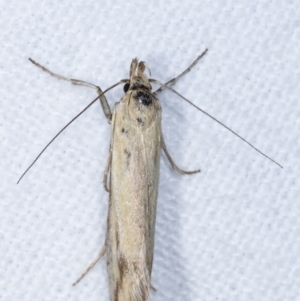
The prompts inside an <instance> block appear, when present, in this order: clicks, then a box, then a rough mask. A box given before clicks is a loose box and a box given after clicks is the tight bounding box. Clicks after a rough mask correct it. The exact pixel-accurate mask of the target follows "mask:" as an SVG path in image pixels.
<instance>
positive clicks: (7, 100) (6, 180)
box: [0, 0, 300, 301]
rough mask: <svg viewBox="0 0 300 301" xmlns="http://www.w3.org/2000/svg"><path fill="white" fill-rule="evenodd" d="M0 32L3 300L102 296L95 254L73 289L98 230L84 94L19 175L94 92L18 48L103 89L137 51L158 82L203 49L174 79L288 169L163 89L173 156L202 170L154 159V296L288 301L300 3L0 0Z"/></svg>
mask: <svg viewBox="0 0 300 301" xmlns="http://www.w3.org/2000/svg"><path fill="white" fill-rule="evenodd" d="M86 3H88V5H87V4H86ZM0 38H1V50H0V51H1V55H0V81H1V84H0V89H1V91H0V95H1V117H0V118H1V120H0V130H1V161H0V169H1V187H0V195H1V200H0V202H1V209H0V238H1V249H0V268H1V277H0V299H1V300H3V301H19V300H22V301H27V300H28V301H29V300H30V301H32V300H39V301H42V300H64V301H66V300H68V301H71V300H89V301H92V300H104V301H105V300H108V290H107V280H106V267H105V260H102V261H101V262H100V263H99V264H98V265H97V266H96V267H95V268H94V269H93V270H92V271H91V272H90V273H89V274H88V275H87V276H86V278H85V279H84V280H83V281H82V282H81V283H80V284H79V285H78V286H76V287H72V286H71V284H72V282H73V281H75V280H76V279H77V277H78V276H79V275H81V273H82V272H83V270H84V269H85V268H86V267H87V266H88V265H89V264H90V262H91V261H92V260H93V259H94V258H95V256H96V255H97V254H98V252H99V250H100V248H101V246H102V244H103V241H104V236H105V225H106V215H107V200H108V195H107V193H106V192H105V191H104V189H103V186H102V178H103V170H104V166H105V163H106V159H107V155H108V144H109V134H110V126H109V125H108V124H107V122H106V120H105V118H104V116H103V113H102V111H101V108H100V105H99V103H97V104H95V105H93V106H92V107H91V108H90V109H89V110H88V111H87V112H86V113H85V114H84V116H81V117H80V118H79V119H78V120H77V121H76V122H75V123H74V124H72V125H71V126H70V127H69V128H68V129H67V130H66V131H65V132H64V133H63V134H62V135H61V136H60V137H59V138H58V139H57V140H56V141H55V143H54V144H52V146H51V147H50V148H49V149H48V150H47V151H46V153H45V154H44V155H43V156H42V157H41V158H40V160H39V161H38V162H37V163H36V165H35V166H34V167H33V168H32V170H31V171H30V172H29V173H28V175H27V176H26V177H25V178H24V179H23V180H22V181H21V183H20V184H19V185H16V181H17V180H18V178H19V176H20V175H21V174H22V172H23V171H24V170H25V169H26V168H27V167H28V166H29V164H30V163H31V162H32V160H33V159H34V158H35V156H36V155H37V154H38V153H39V152H40V151H41V150H42V148H43V147H44V146H45V145H46V144H47V143H48V142H49V140H50V139H51V138H52V137H53V136H54V135H55V134H56V133H57V132H58V131H59V130H60V129H61V128H62V127H63V126H64V125H65V124H66V123H67V122H68V121H69V120H70V119H71V118H72V117H73V116H75V115H76V114H77V113H78V112H79V111H80V110H81V109H82V108H84V107H85V105H87V104H88V103H89V102H90V101H91V100H92V99H93V98H94V97H95V96H96V95H95V91H93V90H91V89H88V88H83V87H75V86H72V85H70V84H68V83H66V82H63V81H59V80H57V79H55V78H52V77H50V76H49V75H47V74H46V73H44V72H42V71H41V70H39V69H38V68H36V67H35V66H33V65H32V64H31V63H30V62H29V61H28V60H27V58H28V57H29V56H30V57H32V58H34V59H35V60H37V61H38V62H40V63H41V64H44V65H45V66H47V67H49V68H50V69H51V70H53V71H55V72H57V73H60V74H62V75H65V76H70V77H73V78H78V79H82V80H86V81H90V82H93V83H96V84H99V85H100V86H101V87H102V88H106V87H108V86H110V85H111V84H113V83H115V82H116V81H118V80H119V79H121V78H124V77H127V75H128V68H129V64H130V61H131V59H132V58H133V57H135V56H137V57H139V58H140V59H143V60H145V61H146V62H147V63H148V65H149V67H150V68H151V71H152V76H153V77H154V78H157V79H159V80H161V81H167V80H169V79H170V78H172V77H174V76H175V75H177V74H178V73H180V72H181V71H182V70H183V69H184V68H186V67H187V66H188V64H189V63H191V62H192V61H193V60H194V59H195V58H196V56H197V55H199V54H200V53H201V52H202V51H203V50H204V49H205V48H209V52H208V53H207V55H206V56H205V58H204V59H203V60H202V61H201V62H200V63H199V64H198V65H197V67H195V68H194V70H193V71H192V72H190V73H189V74H188V75H187V76H186V77H185V78H183V79H182V80H181V81H180V82H178V84H177V85H176V87H175V88H176V89H177V90H178V91H179V92H180V93H182V94H183V95H185V96H186V97H187V98H189V99H190V100H191V101H193V102H194V103H195V104H197V105H199V106H201V107H202V108H203V109H205V110H206V111H207V112H209V113H210V114H212V115H213V116H215V117H216V118H218V119H219V120H221V121H222V122H224V123H225V124H226V125H228V126H230V127H231V128H233V129H234V130H235V131H237V132H238V133H239V134H240V135H242V136H243V137H244V138H246V139H247V140H249V141H250V142H251V143H253V144H254V145H255V146H257V147H258V148H259V149H260V150H261V151H263V152H265V153H267V154H268V155H270V156H271V157H273V158H274V159H275V160H277V161H278V162H280V163H281V164H282V165H283V166H284V169H281V168H279V167H277V166H276V165H275V164H273V163H271V162H270V161H268V160H266V159H265V158H264V157H262V156H261V155H259V154H258V153H256V152H255V151H254V150H252V149H251V148H250V147H248V146H247V145H246V144H245V143H243V142H242V141H241V140H239V139H237V138H236V137H235V136H233V135H232V134H231V133H230V132H228V131H226V130H225V129H224V128H222V127H220V126H219V125H218V124H216V123H215V122H214V121H212V120H210V119H209V118H207V117H206V116H204V115H203V114H201V113H200V112H198V111H196V110H195V109H194V108H193V107H191V106H189V105H188V104H186V103H184V102H183V101H182V100H181V99H179V98H178V97H177V96H176V95H174V94H172V93H171V92H164V93H163V94H161V97H160V99H161V102H162V105H163V117H164V121H163V130H164V135H165V138H166V142H167V145H168V148H169V150H170V152H171V154H172V156H173V157H174V160H175V161H176V162H177V164H178V165H179V166H181V167H182V168H185V169H195V168H199V167H200V168H201V169H202V173H201V174H198V175H195V176H180V175H178V174H176V173H175V172H174V171H173V170H171V169H170V166H169V164H168V162H167V160H166V158H165V157H164V156H162V168H161V181H160V195H159V200H158V202H159V205H158V214H157V234H156V246H155V259H154V260H155V261H154V271H153V275H152V276H153V277H152V282H153V285H154V286H155V287H156V288H157V290H158V291H157V292H156V293H153V294H152V300H153V301H154V300H155V301H162V300H164V301H167V300H172V301H174V300H182V301H183V300H196V301H197V300H199V301H200V300H206V301H208V300H224V301H225V300H226V301H228V300H239V301H244V300H247V301H248V300H249V301H250V300H251V301H252V300H264V301H275V300H280V301H282V300H289V301H291V300H299V298H300V297H299V294H300V292H299V287H300V256H299V254H300V230H299V229H300V219H299V216H300V200H299V194H300V183H299V170H300V168H299V156H300V145H299V127H300V124H299V123H300V90H299V83H300V78H299V70H300V68H299V62H300V58H299V49H300V21H299V1H296V0H294V1H266V0H263V1H261V0H260V1H258V0H257V1H251V3H250V1H246V0H243V1H236V0H235V1H233V0H228V1H191V0H189V1H120V0H116V1H89V2H87V1H82V0H72V1H71V0H66V1H38V0H34V1H32V0H27V1H8V0H3V1H1V3H0ZM121 96H122V88H121V87H119V88H116V89H115V90H114V91H113V92H111V93H108V99H109V101H110V104H111V106H113V104H114V103H115V102H116V101H118V100H119V99H120V97H121Z"/></svg>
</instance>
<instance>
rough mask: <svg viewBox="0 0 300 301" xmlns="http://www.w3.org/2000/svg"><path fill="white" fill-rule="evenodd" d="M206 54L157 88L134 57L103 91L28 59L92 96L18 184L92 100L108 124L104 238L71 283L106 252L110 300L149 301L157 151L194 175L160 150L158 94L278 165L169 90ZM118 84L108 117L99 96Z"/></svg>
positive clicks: (156, 185) (107, 112) (173, 164)
mask: <svg viewBox="0 0 300 301" xmlns="http://www.w3.org/2000/svg"><path fill="white" fill-rule="evenodd" d="M206 52H207V49H206V50H205V51H204V52H203V53H202V54H201V55H200V56H198V57H197V59H196V60H195V61H194V62H193V63H192V64H191V65H190V66H189V67H188V68H187V69H186V70H185V71H184V72H182V73H181V74H180V75H178V76H177V77H175V78H174V79H172V80H170V81H168V82H167V83H166V84H161V83H160V82H159V81H157V80H155V79H149V78H148V77H147V76H146V74H145V70H146V64H145V63H144V62H143V61H140V62H139V61H138V60H137V59H133V60H132V62H131V65H130V72H129V79H124V80H121V81H119V82H118V83H116V84H114V85H113V86H111V87H110V88H108V89H106V90H105V91H103V92H102V90H101V88H100V87H99V86H96V85H93V84H90V83H87V82H84V81H81V80H76V79H69V78H66V77H63V76H61V75H58V74H55V73H53V72H51V71H49V70H48V69H46V68H45V67H43V66H42V65H40V64H38V63H37V62H35V61H34V60H32V59H29V60H30V61H31V62H32V63H33V64H35V65H36V66H38V67H40V68H41V69H42V70H44V71H45V72H47V73H49V74H50V75H52V76H54V77H56V78H58V79H63V80H66V81H69V82H71V83H72V84H74V85H81V86H87V87H90V88H94V89H96V91H97V93H98V97H97V98H96V99H94V100H93V101H92V102H91V103H90V104H89V105H88V106H87V107H86V108H85V109H84V110H83V111H82V112H80V113H79V114H78V115H77V116H75V117H74V118H73V119H72V120H71V121H70V122H69V123H68V124H67V125H66V126H65V127H64V128H63V129H62V130H61V131H60V132H59V133H58V134H57V135H56V136H55V137H54V138H53V139H52V140H51V141H50V142H49V143H48V144H47V145H46V147H45V148H44V149H43V150H42V152H41V153H40V154H39V155H38V157H37V158H36V159H35V160H34V162H33V163H32V164H31V165H30V166H29V167H28V169H27V170H26V171H25V172H24V173H23V175H22V176H21V178H20V179H19V181H20V180H21V179H22V177H23V176H24V175H25V174H26V173H27V171H28V170H29V169H30V168H31V166H32V165H33V164H34V163H35V162H36V160H37V159H38V158H39V157H40V156H41V154H42V153H43V152H44V151H45V150H46V148H47V147H48V146H49V145H50V144H51V143H52V141H53V140H54V139H55V138H56V137H57V136H58V135H59V134H60V133H61V132H62V131H63V130H64V129H65V128H66V127H67V126H68V125H69V124H70V123H72V122H73V121H74V120H75V119H76V118H77V117H78V116H79V115H81V114H82V113H83V112H84V111H85V110H87V109H88V108H89V107H90V106H91V105H92V104H93V103H94V102H96V101H97V99H100V103H101V105H102V108H103V111H104V114H105V116H106V118H107V121H108V122H109V123H111V126H112V128H111V139H110V148H109V156H108V161H107V164H106V168H105V172H104V188H105V189H106V190H107V191H108V192H109V209H108V219H107V232H106V239H105V243H104V246H103V248H102V250H101V252H100V254H99V255H98V257H97V258H96V259H95V260H94V262H93V263H92V264H91V265H90V266H89V268H88V269H87V270H86V272H85V273H84V274H83V275H82V276H81V277H80V278H79V279H78V280H77V281H76V282H75V283H74V285H75V284H76V283H78V282H79V281H80V280H81V279H82V278H83V277H84V276H85V275H86V274H87V272H88V271H89V270H90V269H91V268H92V267H93V266H94V265H95V264H96V263H97V261H98V260H99V259H100V258H101V257H102V256H103V255H104V254H106V258H107V271H108V277H109V291H110V300H111V301H148V300H150V288H151V271H152V263H153V250H154V233H155V218H156V204H157V196H158V181H159V166H160V151H161V149H163V150H164V152H165V154H166V156H167V158H168V160H169V162H170V164H171V166H172V167H173V168H174V169H175V170H177V171H178V172H180V173H181V174H194V173H197V172H199V171H200V170H195V171H184V170H182V169H180V168H179V167H178V166H177V165H176V164H175V163H174V161H173V160H172V158H171V156H170V154H169V152H168V150H167V148H166V144H165V142H164V139H163V134H162V129H161V106H160V102H159V100H158V98H157V94H158V93H159V92H161V91H162V90H164V89H170V90H172V91H173V92H175V93H176V94H177V95H179V96H180V97H182V98H183V99H185V100H186V101H187V102H189V103H190V104H192V105H193V106H194V107H196V108H197V109H198V110H200V111H201V112H203V113H205V114H206V115H208V116H209V117H211V118H212V119H214V120H215V121H217V122H218V123H220V124H221V125H222V126H224V127H226V128H227V129H228V130H230V131H231V132H232V133H233V134H235V135H236V136H238V137H239V138H240V139H242V140H243V141H245V142H246V143H248V144H249V145H250V146H251V147H252V148H254V149H255V150H257V151H258V152H259V153H261V154H262V155H264V156H265V157H267V158H268V159H270V160H271V161H273V162H274V163H276V164H277V165H279V164H278V163H277V162H275V161H274V160H273V159H271V158H269V157H268V156H266V155H265V154H263V153H262V152H260V151H259V150H258V149H256V148H255V147H254V146H253V145H251V144H250V143H249V142H247V141H246V140H245V139H244V138H242V137H240V136H239V135H238V134H236V133H235V132H234V131H232V130H231V129H230V128H228V127H227V126H225V125H224V124H222V123H221V122H219V121H218V120H216V119H215V118H214V117H212V116H211V115H209V114H208V113H206V112H204V111H203V110H202V109H200V108H199V107H197V106H195V105H194V104H193V103H191V102H190V101H189V100H187V99H186V98H184V97H183V96H181V95H180V94H179V93H178V92H176V91H175V90H173V89H172V88H171V87H170V86H171V85H173V84H175V83H176V81H177V80H178V79H179V78H180V77H182V76H183V75H185V74H186V73H188V72H189V71H190V70H191V68H192V67H193V66H195V65H196V64H197V63H198V61H199V60H200V59H201V58H202V57H203V56H204V55H205V54H206ZM151 83H156V84H159V85H160V86H161V88H159V89H158V90H157V91H156V92H152V87H151ZM119 84H125V85H124V92H125V94H124V96H123V97H122V99H121V100H120V101H119V102H118V103H116V104H115V107H114V110H113V113H111V110H110V107H109V104H108V102H107V99H106V97H105V95H104V94H105V93H106V92H107V91H108V90H110V89H112V88H114V87H116V86H117V85H119ZM279 166H280V167H282V166H281V165H279ZM108 178H109V180H108ZM19 181H18V183H19Z"/></svg>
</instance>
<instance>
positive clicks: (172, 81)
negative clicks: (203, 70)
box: [155, 49, 208, 93]
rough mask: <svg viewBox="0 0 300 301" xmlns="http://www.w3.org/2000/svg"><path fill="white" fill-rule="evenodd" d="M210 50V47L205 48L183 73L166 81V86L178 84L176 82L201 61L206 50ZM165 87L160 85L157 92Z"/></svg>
mask: <svg viewBox="0 0 300 301" xmlns="http://www.w3.org/2000/svg"><path fill="white" fill-rule="evenodd" d="M207 51H208V49H205V50H204V51H203V52H202V53H201V54H200V55H199V56H198V57H197V58H196V59H195V60H194V62H193V63H192V64H191V65H190V66H189V67H188V68H187V69H186V70H184V71H183V72H182V73H180V74H179V75H178V76H176V77H174V78H173V79H171V80H169V81H168V82H167V83H165V85H166V86H173V85H175V84H176V82H177V81H178V80H179V79H180V78H181V77H183V76H184V75H186V74H187V73H188V72H190V71H191V69H192V68H193V67H194V66H195V65H196V64H197V63H198V62H199V61H200V59H201V58H202V57H203V56H204V55H205V54H206V52H207ZM165 89H166V88H165V87H160V88H159V89H158V90H156V91H155V92H156V93H158V92H161V91H163V90H165Z"/></svg>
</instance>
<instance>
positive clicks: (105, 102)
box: [29, 58, 111, 123]
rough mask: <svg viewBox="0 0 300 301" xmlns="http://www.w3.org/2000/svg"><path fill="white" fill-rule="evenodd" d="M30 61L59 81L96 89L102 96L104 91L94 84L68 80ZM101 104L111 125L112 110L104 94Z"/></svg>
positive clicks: (31, 60) (101, 97)
mask: <svg viewBox="0 0 300 301" xmlns="http://www.w3.org/2000/svg"><path fill="white" fill-rule="evenodd" d="M29 61H30V62H31V63H32V64H34V65H36V66H37V67H39V68H41V69H42V70H43V71H45V72H46V73H48V74H50V75H51V76H53V77H56V78H58V79H62V80H65V81H68V82H70V83H71V84H73V85H77V86H84V87H89V88H92V89H96V90H97V93H98V95H101V94H102V90H101V88H100V87H99V86H96V85H94V84H91V83H88V82H85V81H82V80H79V79H73V78H67V77H64V76H62V75H59V74H57V73H54V72H52V71H50V70H49V69H47V68H45V67H44V66H42V65H41V64H39V63H38V62H36V61H34V60H33V59H31V58H29ZM100 103H101V106H102V109H103V112H104V115H105V117H106V119H107V121H108V123H110V122H111V110H110V107H109V104H108V102H107V99H106V97H105V95H104V94H102V95H101V96H100Z"/></svg>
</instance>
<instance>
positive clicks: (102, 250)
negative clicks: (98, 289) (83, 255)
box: [73, 245, 106, 286]
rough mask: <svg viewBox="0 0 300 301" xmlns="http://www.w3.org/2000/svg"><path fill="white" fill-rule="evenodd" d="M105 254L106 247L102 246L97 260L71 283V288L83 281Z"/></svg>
mask: <svg viewBox="0 0 300 301" xmlns="http://www.w3.org/2000/svg"><path fill="white" fill-rule="evenodd" d="M105 252H106V246H105V245H104V246H103V247H102V249H101V251H100V253H99V255H98V256H97V258H96V259H95V260H94V261H93V262H92V263H91V264H90V266H89V267H88V268H87V269H86V271H85V272H84V273H83V274H82V275H81V276H80V277H79V278H78V279H77V280H76V281H75V282H74V283H73V286H74V285H76V284H77V283H78V282H79V281H81V280H82V279H83V277H84V276H85V275H86V274H87V273H88V272H89V271H90V270H91V269H92V268H93V267H94V266H95V264H96V263H97V262H98V261H99V259H100V258H101V257H102V256H103V255H104V254H105Z"/></svg>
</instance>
